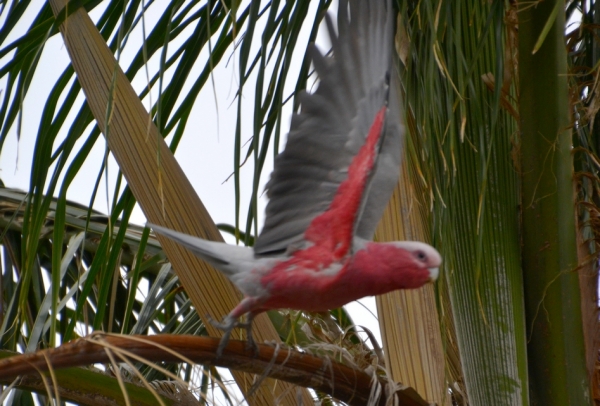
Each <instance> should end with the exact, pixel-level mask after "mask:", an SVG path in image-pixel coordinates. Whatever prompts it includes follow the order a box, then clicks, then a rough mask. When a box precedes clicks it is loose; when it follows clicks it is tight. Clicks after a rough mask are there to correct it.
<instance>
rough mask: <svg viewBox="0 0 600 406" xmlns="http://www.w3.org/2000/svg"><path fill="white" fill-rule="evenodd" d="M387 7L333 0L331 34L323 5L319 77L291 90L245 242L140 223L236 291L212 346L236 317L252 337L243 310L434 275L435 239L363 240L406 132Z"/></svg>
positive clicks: (338, 302) (394, 173) (367, 292)
mask: <svg viewBox="0 0 600 406" xmlns="http://www.w3.org/2000/svg"><path fill="white" fill-rule="evenodd" d="M394 16H395V13H394V10H393V9H392V7H391V4H390V1H385V0H378V1H374V0H356V1H350V4H348V1H340V7H339V11H338V32H339V35H336V34H335V30H334V26H333V22H332V21H331V18H329V16H326V22H327V29H328V31H329V36H330V37H331V42H332V48H333V56H332V57H325V56H323V55H322V54H321V53H320V52H319V51H318V50H317V48H316V47H315V46H314V45H311V46H310V47H309V49H308V51H309V53H310V56H311V57H312V61H313V64H314V67H315V70H316V71H317V73H318V75H319V78H320V83H319V85H318V89H317V90H316V91H315V92H314V93H313V94H307V93H304V94H301V95H300V96H299V97H300V102H301V112H300V113H299V114H295V115H294V116H293V117H292V122H291V129H290V133H289V136H288V141H287V145H286V148H285V150H284V151H283V152H282V153H281V154H279V156H277V158H276V159H275V166H274V170H273V173H272V174H271V179H270V181H269V182H268V183H267V186H266V190H267V196H268V197H269V202H268V204H267V208H266V217H265V224H264V228H263V230H262V232H261V233H260V235H259V236H258V238H257V239H256V242H255V245H254V247H253V248H249V247H241V246H234V245H228V244H225V243H219V242H213V241H206V240H203V239H200V238H196V237H193V236H190V235H187V234H182V233H179V232H177V231H173V230H169V229H166V228H163V227H159V226H156V225H150V226H151V227H152V228H153V229H154V231H155V232H158V233H161V234H163V235H165V236H167V237H170V238H172V239H173V240H175V241H177V242H179V243H180V244H182V245H184V246H185V247H187V248H188V249H190V250H191V251H193V252H194V253H195V254H196V255H198V256H199V257H200V258H202V259H203V260H205V261H206V262H208V263H209V264H211V265H212V266H214V267H215V268H216V269H218V270H219V271H221V272H222V273H223V274H225V276H227V278H229V280H231V281H232V282H233V283H234V284H235V285H236V286H237V287H238V288H239V289H240V290H241V291H242V293H243V294H244V296H245V297H244V299H243V300H242V301H241V302H240V303H239V304H238V305H237V306H236V307H235V308H234V309H233V310H232V311H231V312H230V313H229V314H228V315H227V316H226V317H225V318H224V320H223V322H222V323H216V322H214V323H213V324H214V325H216V326H217V327H219V328H221V329H223V330H224V331H225V335H224V337H223V339H222V341H221V345H220V346H219V352H218V353H219V354H220V353H221V352H222V350H223V348H224V347H225V346H226V344H227V341H228V339H229V335H230V333H231V330H232V329H233V328H235V327H246V328H247V330H248V341H249V342H251V340H252V338H251V334H250V325H251V322H252V318H253V317H254V316H255V315H256V314H258V313H260V312H263V311H265V310H269V309H280V308H289V309H296V310H305V311H315V312H316V311H325V310H330V309H334V308H337V307H340V306H342V305H344V304H346V303H349V302H351V301H353V300H357V299H360V298H362V297H365V296H372V295H380V294H383V293H387V292H390V291H393V290H396V289H412V288H418V287H421V286H423V285H424V284H425V283H427V282H428V281H433V280H435V279H436V278H437V276H438V267H439V266H440V264H441V257H440V255H439V254H438V252H437V251H436V250H435V249H434V248H433V247H431V246H429V245H427V244H424V243H421V242H414V241H396V242H383V243H376V242H372V238H373V235H374V233H375V228H376V226H377V223H378V221H379V219H380V218H381V216H382V213H383V210H384V208H385V206H386V205H387V203H388V201H389V199H390V196H391V194H392V191H393V189H394V187H395V185H396V182H397V180H398V175H399V171H400V160H401V153H402V146H403V138H404V126H403V125H402V123H401V120H400V115H401V111H400V98H399V94H398V92H399V89H398V86H399V85H398V82H397V72H396V70H395V69H394V64H393V58H392V55H393V52H394V48H393V36H394ZM243 315H247V322H246V323H244V324H242V323H240V322H239V321H238V320H239V318H240V317H241V316H243ZM252 344H253V343H252Z"/></svg>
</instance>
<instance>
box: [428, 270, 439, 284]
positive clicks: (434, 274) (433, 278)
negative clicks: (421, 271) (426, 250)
mask: <svg viewBox="0 0 600 406" xmlns="http://www.w3.org/2000/svg"><path fill="white" fill-rule="evenodd" d="M439 275H440V268H429V280H430V281H431V282H435V281H436V279H437V278H438V276H439Z"/></svg>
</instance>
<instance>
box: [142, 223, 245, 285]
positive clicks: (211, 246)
mask: <svg viewBox="0 0 600 406" xmlns="http://www.w3.org/2000/svg"><path fill="white" fill-rule="evenodd" d="M146 226H148V227H151V228H152V230H154V232H155V233H159V234H162V235H164V236H166V237H169V238H170V239H172V240H174V241H176V242H178V243H179V244H181V245H183V246H184V247H186V248H187V249H189V250H190V251H192V252H193V253H194V254H195V255H196V256H198V257H200V258H202V259H203V260H204V261H206V262H208V263H209V264H211V265H212V266H214V267H215V268H217V269H218V270H220V271H221V272H223V273H224V274H225V275H226V276H228V277H231V276H232V275H233V274H234V273H236V271H237V270H238V269H237V268H238V267H237V266H236V264H233V263H232V262H235V261H236V259H241V258H239V257H240V256H241V254H242V256H245V254H246V253H245V252H244V253H242V252H240V251H241V250H243V251H246V250H248V248H245V247H237V246H232V245H228V244H225V243H222V242H216V241H207V240H203V239H202V238H198V237H194V236H191V235H189V234H184V233H180V232H178V231H175V230H171V229H169V228H165V227H161V226H157V225H155V224H151V223H146Z"/></svg>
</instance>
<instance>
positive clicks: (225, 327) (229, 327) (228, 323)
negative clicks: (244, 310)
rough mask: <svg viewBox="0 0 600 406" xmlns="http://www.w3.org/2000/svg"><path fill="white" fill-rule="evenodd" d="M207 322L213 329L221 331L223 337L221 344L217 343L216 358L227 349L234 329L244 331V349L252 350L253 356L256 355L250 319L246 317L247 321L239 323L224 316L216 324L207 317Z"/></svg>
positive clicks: (256, 349) (256, 347)
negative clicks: (242, 329)
mask: <svg viewBox="0 0 600 406" xmlns="http://www.w3.org/2000/svg"><path fill="white" fill-rule="evenodd" d="M207 318H208V322H209V323H210V324H212V325H213V326H214V327H215V328H218V329H219V330H222V331H223V337H222V338H221V342H219V346H218V347H217V357H220V356H221V355H222V354H223V350H224V349H225V347H227V344H228V343H229V338H230V337H231V332H232V331H233V329H234V328H244V329H245V330H246V336H247V341H246V349H247V350H252V351H253V352H254V355H258V345H257V344H256V342H255V341H254V338H253V337H252V318H251V317H248V321H246V322H241V321H238V320H237V319H235V318H233V317H231V316H225V317H224V318H223V321H222V322H220V323H219V322H218V321H216V320H214V319H213V318H212V317H210V316H208V315H207Z"/></svg>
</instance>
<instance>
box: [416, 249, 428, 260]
mask: <svg viewBox="0 0 600 406" xmlns="http://www.w3.org/2000/svg"><path fill="white" fill-rule="evenodd" d="M415 254H416V255H417V258H418V259H419V260H420V261H425V260H427V255H426V254H425V253H424V252H423V251H417V252H416V253H415Z"/></svg>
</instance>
